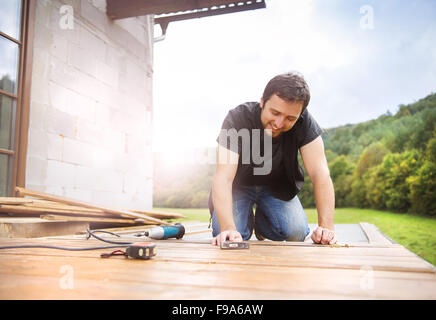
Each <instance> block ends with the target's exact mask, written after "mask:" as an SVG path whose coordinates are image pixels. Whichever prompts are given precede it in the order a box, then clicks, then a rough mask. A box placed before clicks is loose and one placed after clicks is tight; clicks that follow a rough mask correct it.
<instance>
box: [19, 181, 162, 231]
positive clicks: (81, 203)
mask: <svg viewBox="0 0 436 320" xmlns="http://www.w3.org/2000/svg"><path fill="white" fill-rule="evenodd" d="M15 191H16V192H17V193H18V194H19V195H20V196H22V197H24V196H30V197H36V198H41V199H45V200H51V201H57V202H60V203H65V204H70V205H75V206H80V207H85V208H92V209H100V210H103V211H104V212H108V213H112V214H117V215H120V216H122V217H128V218H131V217H133V218H137V219H143V220H144V221H147V222H148V221H150V222H154V223H157V224H164V225H169V224H170V223H169V222H166V221H164V220H160V219H156V218H152V217H149V216H147V215H145V214H139V213H134V212H130V211H126V210H116V209H112V208H108V207H104V206H98V205H95V204H92V203H88V202H85V201H79V200H74V199H70V198H65V197H61V196H55V195H52V194H48V193H44V192H38V191H34V190H29V189H24V188H20V187H16V188H15Z"/></svg>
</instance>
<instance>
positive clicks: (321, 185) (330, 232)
mask: <svg viewBox="0 0 436 320" xmlns="http://www.w3.org/2000/svg"><path fill="white" fill-rule="evenodd" d="M300 153H301V158H302V160H303V165H304V168H305V169H306V172H307V174H308V175H309V178H310V180H311V181H312V184H313V191H314V194H315V202H316V208H317V211H318V227H317V228H316V229H315V230H314V231H313V233H312V241H313V242H315V243H321V244H334V243H336V242H337V238H336V235H335V232H334V214H335V191H334V187H333V182H332V179H331V178H330V171H329V168H328V165H327V159H326V157H325V153H324V143H323V141H322V138H321V136H318V137H317V138H316V139H315V140H313V141H311V142H309V143H308V144H306V145H304V146H302V147H301V148H300Z"/></svg>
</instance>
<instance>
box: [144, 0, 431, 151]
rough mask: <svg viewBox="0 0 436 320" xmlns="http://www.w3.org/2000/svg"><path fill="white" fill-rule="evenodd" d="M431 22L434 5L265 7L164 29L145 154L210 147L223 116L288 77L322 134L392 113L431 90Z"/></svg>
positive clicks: (280, 3) (333, 0)
mask: <svg viewBox="0 0 436 320" xmlns="http://www.w3.org/2000/svg"><path fill="white" fill-rule="evenodd" d="M435 17H436V1H434V0H417V1H409V0H372V1H371V0H362V1H360V0H351V1H350V0H305V1H290V0H270V1H268V0H267V1H266V9H258V10H252V11H245V12H239V13H232V14H225V15H220V16H215V17H207V18H201V19H192V20H185V21H179V22H172V23H170V24H169V26H168V29H167V35H166V38H165V40H163V41H160V42H156V43H155V44H154V53H153V59H154V61H153V63H154V73H153V105H154V107H153V108H154V111H153V123H154V124H153V150H154V151H165V150H177V149H181V148H185V149H186V148H201V147H214V146H216V137H217V136H218V134H219V130H220V128H221V125H222V122H223V120H224V118H225V116H226V115H227V113H228V111H229V110H230V109H233V108H235V107H237V106H238V105H239V104H241V103H244V102H247V101H259V100H260V97H261V96H262V93H263V90H264V87H265V85H266V84H267V82H268V81H269V80H270V79H271V78H272V77H274V76H275V75H277V74H280V73H284V72H288V71H297V72H299V73H301V74H302V75H303V76H304V77H305V79H306V81H307V83H308V85H309V87H310V91H311V101H310V104H309V106H308V109H309V112H310V113H311V114H312V115H313V116H314V117H315V119H316V120H317V122H318V123H319V124H320V126H321V127H322V128H332V127H336V126H340V125H345V124H350V123H359V122H363V121H367V120H370V119H375V118H377V117H378V116H380V115H382V114H384V113H386V112H387V111H388V110H389V111H390V112H392V113H395V112H396V110H397V109H398V106H399V105H400V104H408V103H413V102H415V101H417V100H419V99H421V98H423V97H425V96H427V95H428V94H430V93H432V92H436V19H435ZM155 29H156V30H155V36H158V35H159V34H160V28H159V27H158V26H156V27H155Z"/></svg>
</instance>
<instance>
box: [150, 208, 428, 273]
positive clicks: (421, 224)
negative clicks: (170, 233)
mask: <svg viewBox="0 0 436 320" xmlns="http://www.w3.org/2000/svg"><path fill="white" fill-rule="evenodd" d="M154 210H156V211H167V212H178V213H181V214H183V215H185V216H186V217H187V219H178V220H174V221H179V222H183V221H186V220H196V221H202V222H209V209H178V208H177V209H176V208H154ZM305 211H306V214H307V219H308V221H309V223H315V224H316V223H317V222H318V219H317V213H316V209H305ZM359 222H368V223H372V224H374V225H375V226H376V227H377V228H378V229H379V230H380V231H381V232H383V233H384V234H386V235H387V236H388V237H389V238H391V239H392V240H394V241H395V242H397V243H399V244H401V245H403V246H404V247H406V248H407V249H409V250H410V251H412V252H413V253H415V254H416V255H418V256H420V257H421V258H423V259H425V260H427V261H429V262H430V263H432V264H433V265H436V233H435V230H436V219H434V218H426V217H422V216H417V215H412V214H404V213H392V212H386V211H378V210H371V209H356V208H340V209H336V210H335V223H337V224H340V223H359Z"/></svg>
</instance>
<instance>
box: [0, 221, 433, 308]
mask: <svg viewBox="0 0 436 320" xmlns="http://www.w3.org/2000/svg"><path fill="white" fill-rule="evenodd" d="M361 227H362V229H363V230H364V231H365V233H366V235H367V237H368V239H369V241H368V242H367V243H362V242H360V243H341V244H340V245H338V246H322V245H314V244H312V243H311V241H307V242H273V241H250V245H251V246H250V249H248V250H234V251H229V250H221V249H219V248H218V247H214V246H211V245H210V243H209V241H208V240H204V239H203V240H201V239H198V234H201V230H200V231H198V232H196V231H195V230H196V229H195V226H194V225H193V226H192V228H191V229H190V234H191V235H197V237H192V236H191V237H190V236H189V235H187V236H186V237H185V238H184V239H181V240H165V241H154V242H155V243H156V244H157V247H156V249H157V251H156V252H157V255H156V256H155V257H154V258H153V259H152V260H146V261H140V260H131V259H126V258H124V257H121V256H114V257H111V258H108V259H103V258H100V254H101V253H103V252H111V251H113V250H115V249H105V250H93V251H61V250H53V249H40V248H38V249H30V248H28V249H7V250H0V299H166V300H172V299H179V300H186V299H194V300H196V299H201V300H204V299H211V300H215V299H220V300H221V299H225V300H233V299H243V300H246V299H247V300H248V299H250V300H259V299H267V300H269V299H274V300H283V299H286V300H287V299H436V270H435V268H434V267H433V266H432V265H431V264H429V263H427V262H426V261H424V260H423V259H421V258H419V257H418V256H416V255H415V254H413V253H411V252H410V251H408V250H407V249H405V248H404V247H403V246H401V245H399V244H395V243H392V242H391V241H389V240H388V239H386V238H385V237H383V235H381V234H380V233H379V232H378V230H377V229H376V228H375V227H374V226H372V225H365V224H362V225H361ZM200 229H201V228H200ZM203 229H204V228H203ZM135 232H137V231H135ZM124 234H126V233H124ZM105 237H106V238H110V239H114V240H115V239H116V240H119V239H120V238H115V237H113V236H105ZM123 237H125V238H123V240H124V239H131V240H132V241H138V238H136V237H132V236H123ZM29 243H32V244H50V245H57V246H69V247H89V246H101V245H106V244H105V243H102V242H100V241H98V240H93V239H89V240H86V239H85V236H83V235H74V236H62V237H51V238H32V239H5V238H3V239H0V246H4V245H13V244H29ZM107 245H109V244H107ZM168 288H171V289H170V290H169V289H168Z"/></svg>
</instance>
